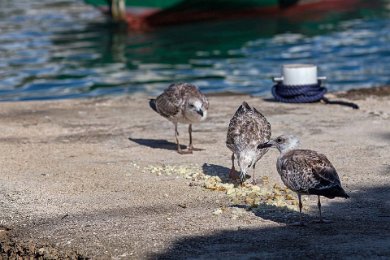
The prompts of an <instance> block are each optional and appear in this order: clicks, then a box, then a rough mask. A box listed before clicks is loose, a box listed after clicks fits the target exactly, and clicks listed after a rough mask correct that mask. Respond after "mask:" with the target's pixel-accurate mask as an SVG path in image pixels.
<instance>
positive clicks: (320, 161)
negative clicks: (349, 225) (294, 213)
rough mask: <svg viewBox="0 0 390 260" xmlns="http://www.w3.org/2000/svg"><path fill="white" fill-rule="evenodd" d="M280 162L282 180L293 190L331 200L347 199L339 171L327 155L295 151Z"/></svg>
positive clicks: (287, 154) (309, 151)
mask: <svg viewBox="0 0 390 260" xmlns="http://www.w3.org/2000/svg"><path fill="white" fill-rule="evenodd" d="M280 161H281V163H280V165H278V168H279V169H280V171H281V176H282V180H283V182H285V184H286V186H288V187H289V188H291V189H292V190H295V191H297V192H302V193H308V194H315V195H322V196H326V197H329V198H333V197H337V196H342V197H345V195H346V194H345V192H344V190H343V189H342V188H341V183H340V179H339V176H338V174H337V171H336V169H335V168H334V167H333V165H332V164H331V162H330V161H329V160H328V158H326V156H325V155H323V154H320V153H317V152H315V151H311V150H294V151H291V152H288V153H286V154H285V155H284V156H283V157H282V158H281V160H280Z"/></svg>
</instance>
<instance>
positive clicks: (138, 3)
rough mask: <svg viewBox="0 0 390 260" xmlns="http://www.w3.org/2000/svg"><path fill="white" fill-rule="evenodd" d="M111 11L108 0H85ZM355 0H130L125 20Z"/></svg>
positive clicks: (138, 22) (163, 21)
mask: <svg viewBox="0 0 390 260" xmlns="http://www.w3.org/2000/svg"><path fill="white" fill-rule="evenodd" d="M85 2H86V3H87V4H91V5H94V6H96V7H98V8H99V9H100V10H102V11H103V12H104V13H106V14H110V8H109V4H108V2H109V0H85ZM353 2H356V0H242V1H238V0H214V1H211V0H164V1H162V0H134V1H133V0H127V1H126V2H125V3H126V9H125V15H124V21H125V22H127V23H128V24H129V26H130V27H131V28H133V29H136V30H144V29H148V28H151V27H156V26H162V25H169V24H178V23H188V22H193V21H203V20H211V19H231V18H238V17H248V16H256V15H257V16H269V15H289V14H292V13H295V14H296V13H297V12H298V13H299V12H301V11H305V10H308V9H320V8H327V9H331V8H333V7H334V8H338V9H339V8H340V6H346V7H348V6H351V4H352V3H353Z"/></svg>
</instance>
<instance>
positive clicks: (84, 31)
mask: <svg viewBox="0 0 390 260" xmlns="http://www.w3.org/2000/svg"><path fill="white" fill-rule="evenodd" d="M367 2H368V3H369V4H368V5H366V6H364V7H356V8H354V9H352V10H342V11H333V12H320V13H315V14H312V15H311V16H308V15H297V16H280V17H265V18H261V19H259V18H248V19H241V20H231V21H214V22H203V23H197V24H187V25H178V26H171V27H165V28H159V29H156V30H152V31H149V32H144V33H141V32H132V31H128V30H126V29H125V28H118V27H117V26H115V25H113V24H110V23H108V22H107V21H106V19H105V17H103V16H102V15H101V14H100V13H99V12H98V11H97V10H95V9H93V8H92V7H89V6H86V5H84V4H83V2H81V1H76V0H73V1H72V0H41V1H31V0H18V1H12V0H1V1H0V100H37V99H59V98H80V97H94V96H103V95H121V94H127V95H140V94H141V95H156V94H158V93H159V92H160V91H161V90H162V89H164V88H166V87H167V86H168V85H169V83H171V82H174V81H189V82H193V83H195V84H197V85H198V86H199V87H200V88H201V89H202V90H203V91H204V92H206V93H213V92H225V91H231V92H241V93H249V94H252V95H263V96H267V95H270V94H269V90H270V88H271V86H272V81H271V80H270V78H271V77H272V76H278V75H279V73H280V66H281V65H282V64H285V63H315V64H318V65H319V70H320V74H321V75H326V76H327V77H328V78H329V80H328V81H327V83H326V86H327V87H328V89H329V90H330V91H334V90H346V89H351V88H361V87H372V86H380V85H385V84H389V83H390V15H389V14H390V2H389V1H367Z"/></svg>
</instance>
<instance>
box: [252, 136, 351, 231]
mask: <svg viewBox="0 0 390 260" xmlns="http://www.w3.org/2000/svg"><path fill="white" fill-rule="evenodd" d="M298 145H299V140H298V138H296V137H295V136H292V135H282V136H279V137H277V138H275V139H274V140H271V141H269V142H267V143H264V144H261V145H259V148H261V149H263V148H265V147H275V148H277V149H278V150H279V152H280V155H279V157H278V160H277V162H276V168H277V170H278V173H279V174H280V177H281V178H282V181H283V183H284V184H285V185H286V186H287V187H288V188H289V189H291V190H293V191H295V192H296V193H297V194H298V200H299V212H300V222H299V224H300V225H303V222H302V201H301V195H317V196H318V210H319V214H320V220H319V222H322V223H323V222H325V221H324V220H323V218H322V215H321V201H320V196H325V197H327V198H330V199H333V198H335V197H343V198H346V199H347V198H349V196H348V195H347V194H346V193H345V191H344V189H343V188H342V187H341V183H340V179H339V176H338V175H337V172H336V169H335V168H334V167H333V165H332V164H331V163H330V161H329V160H328V158H326V156H325V155H323V154H320V153H317V152H315V151H312V150H302V149H295V148H296V147H297V146H298Z"/></svg>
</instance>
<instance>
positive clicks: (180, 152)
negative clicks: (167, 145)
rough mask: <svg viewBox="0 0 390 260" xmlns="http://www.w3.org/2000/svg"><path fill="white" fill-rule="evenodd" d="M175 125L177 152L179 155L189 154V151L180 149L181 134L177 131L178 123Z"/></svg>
mask: <svg viewBox="0 0 390 260" xmlns="http://www.w3.org/2000/svg"><path fill="white" fill-rule="evenodd" d="M174 124H175V138H176V144H177V152H178V153H179V154H187V153H189V152H187V151H183V150H182V149H181V147H180V143H179V132H178V131H177V123H174Z"/></svg>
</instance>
